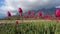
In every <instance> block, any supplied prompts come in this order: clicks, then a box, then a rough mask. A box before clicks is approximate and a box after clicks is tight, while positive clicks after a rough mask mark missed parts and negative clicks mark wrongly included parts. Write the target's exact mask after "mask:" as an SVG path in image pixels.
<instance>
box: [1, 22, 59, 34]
mask: <svg viewBox="0 0 60 34" xmlns="http://www.w3.org/2000/svg"><path fill="white" fill-rule="evenodd" d="M0 34H60V23H57V22H53V23H52V21H51V22H50V21H47V22H46V21H45V22H37V23H33V22H32V23H19V24H18V25H16V24H13V23H11V24H7V23H6V24H2V23H1V24H0Z"/></svg>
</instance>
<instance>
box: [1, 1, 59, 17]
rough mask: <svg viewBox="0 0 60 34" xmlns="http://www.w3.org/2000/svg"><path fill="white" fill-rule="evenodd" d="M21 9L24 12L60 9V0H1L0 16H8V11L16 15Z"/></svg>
mask: <svg viewBox="0 0 60 34" xmlns="http://www.w3.org/2000/svg"><path fill="white" fill-rule="evenodd" d="M19 7H21V8H22V10H23V12H25V11H26V10H38V9H42V8H52V7H56V8H60V0H0V16H5V15H7V11H10V12H11V14H12V15H16V13H17V11H18V8H19Z"/></svg>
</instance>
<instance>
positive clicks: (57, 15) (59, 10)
mask: <svg viewBox="0 0 60 34" xmlns="http://www.w3.org/2000/svg"><path fill="white" fill-rule="evenodd" d="M55 16H56V17H60V9H56V11H55Z"/></svg>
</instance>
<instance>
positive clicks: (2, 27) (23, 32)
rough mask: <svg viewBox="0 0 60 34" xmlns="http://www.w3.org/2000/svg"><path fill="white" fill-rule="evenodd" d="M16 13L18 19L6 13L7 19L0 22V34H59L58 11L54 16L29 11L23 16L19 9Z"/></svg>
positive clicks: (59, 12) (59, 21)
mask: <svg viewBox="0 0 60 34" xmlns="http://www.w3.org/2000/svg"><path fill="white" fill-rule="evenodd" d="M18 12H19V15H18V16H19V17H18V16H15V17H12V15H11V13H10V11H8V12H7V18H6V19H1V20H0V34H60V9H57V10H56V11H55V13H54V16H51V15H49V14H48V13H47V14H43V12H42V11H39V12H37V13H35V12H34V11H32V12H30V10H29V11H28V12H27V13H26V14H23V10H22V9H21V8H18Z"/></svg>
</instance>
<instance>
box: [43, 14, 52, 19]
mask: <svg viewBox="0 0 60 34" xmlns="http://www.w3.org/2000/svg"><path fill="white" fill-rule="evenodd" d="M44 19H52V17H51V16H50V15H49V14H46V15H45V16H44Z"/></svg>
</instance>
